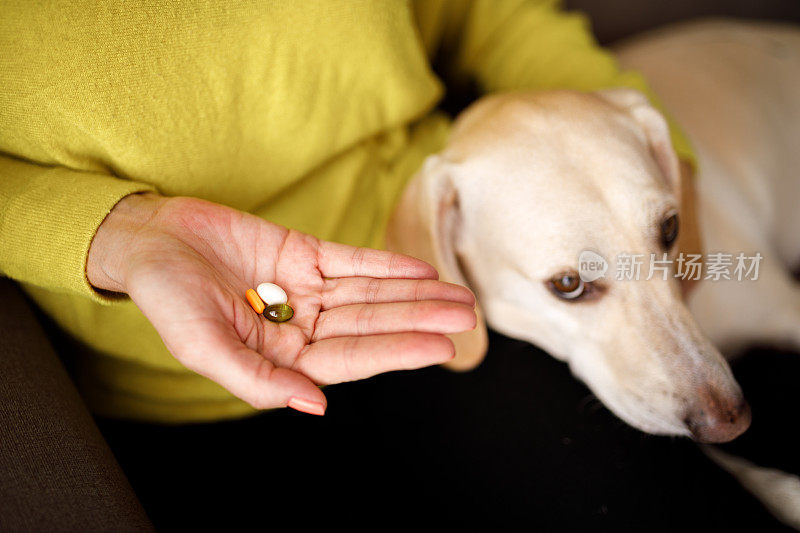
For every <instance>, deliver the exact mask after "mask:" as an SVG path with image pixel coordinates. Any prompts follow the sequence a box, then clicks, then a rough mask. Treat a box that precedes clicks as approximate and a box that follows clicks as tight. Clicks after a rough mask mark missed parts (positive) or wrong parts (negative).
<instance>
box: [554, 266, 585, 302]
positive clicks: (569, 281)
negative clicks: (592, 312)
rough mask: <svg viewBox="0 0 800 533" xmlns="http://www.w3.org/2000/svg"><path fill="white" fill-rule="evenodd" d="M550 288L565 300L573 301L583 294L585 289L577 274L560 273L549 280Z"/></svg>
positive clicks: (571, 272)
mask: <svg viewBox="0 0 800 533" xmlns="http://www.w3.org/2000/svg"><path fill="white" fill-rule="evenodd" d="M550 287H552V289H553V291H554V292H555V293H556V294H557V295H559V296H560V297H562V298H564V299H565V300H574V299H575V298H578V297H579V296H581V295H582V294H583V291H584V289H585V288H586V287H585V285H584V284H583V280H582V279H581V278H580V276H579V275H578V273H577V272H575V271H574V270H571V271H569V272H562V273H561V274H558V275H556V276H553V277H552V278H551V279H550Z"/></svg>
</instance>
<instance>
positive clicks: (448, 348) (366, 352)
mask: <svg viewBox="0 0 800 533" xmlns="http://www.w3.org/2000/svg"><path fill="white" fill-rule="evenodd" d="M454 355H455V348H454V347H453V343H452V342H451V341H450V339H448V338H447V337H445V336H443V335H436V334H433V333H391V334H388V335H372V336H368V337H337V338H333V339H324V340H321V341H318V342H315V343H312V344H309V345H308V346H307V347H306V348H305V349H304V350H303V351H302V352H301V354H300V356H299V357H298V358H297V361H296V362H295V364H294V367H293V370H296V371H298V372H301V373H302V374H303V375H305V376H308V377H309V378H311V379H312V380H314V382H315V383H318V384H320V385H325V384H332V383H341V382H343V381H354V380H357V379H364V378H368V377H370V376H374V375H375V374H380V373H382V372H390V371H392V370H411V369H415V368H422V367H426V366H430V365H437V364H441V363H445V362H447V361H449V360H451V359H452V358H453V356H454Z"/></svg>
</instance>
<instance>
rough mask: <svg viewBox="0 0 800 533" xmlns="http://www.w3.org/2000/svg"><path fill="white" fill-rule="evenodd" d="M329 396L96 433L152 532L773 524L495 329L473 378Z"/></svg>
mask: <svg viewBox="0 0 800 533" xmlns="http://www.w3.org/2000/svg"><path fill="white" fill-rule="evenodd" d="M326 394H327V395H328V398H329V410H328V414H327V415H326V416H325V417H323V418H317V417H312V416H309V415H302V414H298V413H294V412H292V411H288V410H284V411H275V412H269V413H265V414H263V415H260V416H257V417H254V418H251V419H246V420H242V421H237V422H226V423H221V424H216V425H213V424H212V425H192V426H183V427H164V426H151V425H143V424H132V423H124V422H118V421H108V420H106V421H101V424H100V425H101V429H102V430H103V431H104V432H105V435H106V437H107V439H108V440H109V441H110V443H111V445H112V448H113V449H114V450H115V451H116V453H117V456H118V458H119V459H120V461H121V463H122V465H123V468H125V470H126V472H127V473H128V475H129V477H130V479H131V482H132V483H133V485H134V487H135V489H136V491H137V493H138V494H139V495H140V497H141V498H142V501H143V503H144V505H145V508H146V509H147V511H148V513H149V514H150V516H151V517H152V518H153V520H154V522H155V523H156V526H157V528H159V529H160V530H162V531H171V530H178V529H182V528H185V527H191V526H200V525H206V526H208V525H224V524H228V525H231V524H236V523H238V524H250V523H263V525H264V528H268V527H269V522H270V521H271V520H275V519H277V517H278V516H290V517H293V519H297V520H299V521H300V522H301V523H303V524H305V525H308V524H310V523H315V522H317V521H318V522H319V523H321V524H337V523H338V524H348V525H350V526H363V527H373V528H377V527H382V526H385V525H386V524H387V523H389V524H395V525H398V524H404V525H407V524H409V523H410V524H417V525H422V524H436V523H446V524H449V525H451V526H459V527H464V528H466V529H467V530H471V529H478V528H481V527H485V526H487V525H491V526H493V527H497V528H503V529H510V528H523V527H524V528H526V529H530V528H533V529H534V530H535V529H536V528H545V529H547V530H559V531H579V530H585V529H590V530H597V529H600V530H604V529H613V530H615V531H634V530H636V531H638V530H643V529H645V528H646V529H647V530H650V531H666V530H678V529H679V530H684V529H689V530H696V529H700V528H712V527H713V528H715V529H716V528H719V529H722V528H737V529H735V530H738V528H740V527H742V526H752V527H758V528H759V529H758V530H759V531H771V530H780V529H782V528H781V526H780V525H779V524H778V523H777V522H776V521H775V520H774V519H773V518H771V517H770V516H769V515H768V514H767V513H766V511H764V509H763V508H762V507H761V505H760V504H759V503H758V502H756V500H754V499H753V498H752V497H751V496H750V495H749V494H747V493H746V492H744V490H743V489H741V488H740V487H739V486H738V484H737V483H736V481H735V480H733V478H731V477H729V476H728V475H727V474H726V473H724V472H723V471H722V470H720V469H719V468H718V467H716V466H715V465H714V464H712V463H711V461H710V460H708V459H707V458H706V457H705V456H704V455H703V454H702V452H701V451H700V450H699V448H698V447H697V446H696V445H695V444H694V443H693V442H691V441H689V440H687V439H674V438H662V437H653V436H647V435H644V434H642V433H640V432H638V431H636V430H634V429H631V428H630V427H628V426H626V425H625V424H624V423H622V422H621V421H619V420H618V419H617V418H615V417H614V416H613V415H612V414H611V413H610V412H609V411H607V410H606V409H605V408H604V407H603V406H602V405H601V404H600V403H599V402H598V401H597V400H596V399H594V398H593V397H592V395H591V394H590V393H589V391H588V390H587V389H586V388H585V387H584V386H583V385H582V384H580V383H579V382H578V381H577V380H575V378H573V377H572V376H571V375H570V373H569V372H568V370H567V368H566V366H565V365H563V364H561V363H559V362H557V361H555V360H554V359H552V358H551V357H549V356H548V355H546V354H545V353H543V352H541V351H539V350H538V349H536V348H534V347H532V346H530V345H528V344H526V343H523V342H518V341H514V340H511V339H508V338H505V337H501V336H499V335H496V334H492V336H491V352H490V355H489V357H488V359H487V360H486V361H485V362H484V364H483V365H481V366H480V367H479V368H478V369H477V370H476V371H474V372H470V373H466V374H455V373H451V372H448V371H446V370H443V369H440V368H431V369H426V370H422V371H416V372H398V373H394V374H389V375H384V376H379V377H376V378H374V379H371V380H367V381H363V382H357V383H349V384H342V385H337V386H333V387H329V388H327V389H326ZM753 409H754V414H755V416H756V417H758V415H759V413H760V412H761V406H760V403H759V402H757V401H754V402H753ZM762 445H763V449H767V448H768V447H771V443H769V442H763V443H762ZM795 449H796V448H795Z"/></svg>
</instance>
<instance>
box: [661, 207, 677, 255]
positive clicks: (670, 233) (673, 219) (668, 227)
mask: <svg viewBox="0 0 800 533" xmlns="http://www.w3.org/2000/svg"><path fill="white" fill-rule="evenodd" d="M677 238H678V215H672V216H669V217H667V218H665V219H664V222H662V223H661V245H662V246H664V249H665V250H669V249H670V248H672V245H673V244H675V239H677Z"/></svg>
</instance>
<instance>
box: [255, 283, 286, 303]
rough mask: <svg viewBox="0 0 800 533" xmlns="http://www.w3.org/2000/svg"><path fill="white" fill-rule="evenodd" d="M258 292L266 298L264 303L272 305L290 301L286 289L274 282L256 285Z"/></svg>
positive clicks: (263, 298)
mask: <svg viewBox="0 0 800 533" xmlns="http://www.w3.org/2000/svg"><path fill="white" fill-rule="evenodd" d="M256 292H257V293H258V295H259V296H260V297H261V299H262V300H264V305H267V306H270V305H275V304H285V303H286V302H287V301H289V298H288V297H287V296H286V291H284V290H283V289H281V288H280V287H278V286H277V285H275V284H274V283H262V284H261V285H259V286H258V287H256Z"/></svg>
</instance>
